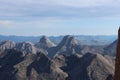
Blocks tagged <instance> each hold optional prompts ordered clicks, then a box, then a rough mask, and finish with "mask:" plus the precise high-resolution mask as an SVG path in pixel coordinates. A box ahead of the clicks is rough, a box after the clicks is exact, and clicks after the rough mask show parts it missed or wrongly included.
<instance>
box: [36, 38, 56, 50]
mask: <svg viewBox="0 0 120 80" xmlns="http://www.w3.org/2000/svg"><path fill="white" fill-rule="evenodd" d="M35 46H36V47H37V48H42V49H48V48H50V47H54V46H55V44H54V43H53V42H52V41H50V39H49V38H48V37H47V36H43V37H42V38H41V39H40V41H39V42H38V43H36V45H35Z"/></svg>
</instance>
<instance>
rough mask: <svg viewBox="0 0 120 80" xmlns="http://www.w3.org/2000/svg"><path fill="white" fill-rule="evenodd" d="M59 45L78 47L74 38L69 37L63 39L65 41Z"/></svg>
mask: <svg viewBox="0 0 120 80" xmlns="http://www.w3.org/2000/svg"><path fill="white" fill-rule="evenodd" d="M59 45H60V46H75V45H78V42H77V40H76V39H75V38H74V37H73V36H70V35H67V36H65V37H64V38H63V40H62V41H61V43H60V44H59Z"/></svg>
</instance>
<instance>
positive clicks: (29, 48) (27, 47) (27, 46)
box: [16, 42, 39, 53]
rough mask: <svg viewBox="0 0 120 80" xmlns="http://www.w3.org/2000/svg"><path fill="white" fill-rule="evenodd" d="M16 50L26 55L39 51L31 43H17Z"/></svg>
mask: <svg viewBox="0 0 120 80" xmlns="http://www.w3.org/2000/svg"><path fill="white" fill-rule="evenodd" d="M16 48H17V49H18V50H21V51H24V52H27V53H36V52H37V51H39V50H38V49H37V48H36V47H34V44H33V43H31V42H22V43H18V44H16Z"/></svg>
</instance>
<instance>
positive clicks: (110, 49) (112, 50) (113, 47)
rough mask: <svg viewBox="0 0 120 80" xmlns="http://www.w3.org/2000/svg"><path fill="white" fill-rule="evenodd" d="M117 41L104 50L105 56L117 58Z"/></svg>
mask: <svg viewBox="0 0 120 80" xmlns="http://www.w3.org/2000/svg"><path fill="white" fill-rule="evenodd" d="M116 48H117V40H116V41H114V42H113V43H111V44H110V45H108V46H107V47H105V48H104V54H106V55H110V56H116Z"/></svg>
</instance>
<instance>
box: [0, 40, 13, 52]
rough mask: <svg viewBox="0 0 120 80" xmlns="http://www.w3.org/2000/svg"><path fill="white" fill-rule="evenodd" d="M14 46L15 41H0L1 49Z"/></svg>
mask: <svg viewBox="0 0 120 80" xmlns="http://www.w3.org/2000/svg"><path fill="white" fill-rule="evenodd" d="M14 47H15V42H13V41H10V40H8V41H1V42H0V49H1V50H6V49H12V48H14Z"/></svg>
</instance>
